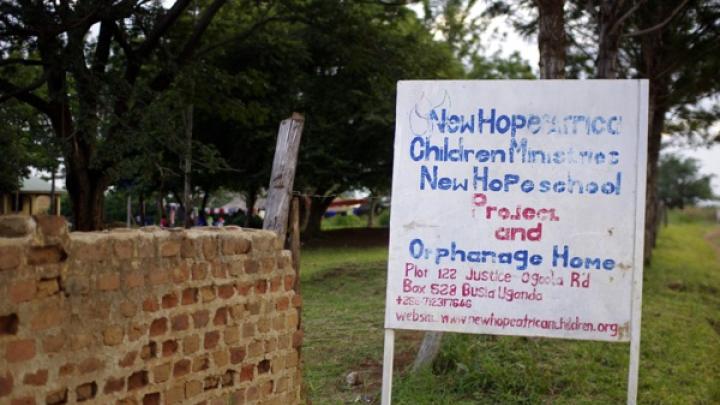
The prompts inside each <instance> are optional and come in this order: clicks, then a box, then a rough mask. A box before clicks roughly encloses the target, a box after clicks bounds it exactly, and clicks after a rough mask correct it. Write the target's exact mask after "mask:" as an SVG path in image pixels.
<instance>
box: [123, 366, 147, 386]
mask: <svg viewBox="0 0 720 405" xmlns="http://www.w3.org/2000/svg"><path fill="white" fill-rule="evenodd" d="M146 385H148V372H147V370H140V371H136V372H134V373H132V374H130V376H129V377H128V379H127V389H128V391H132V390H136V389H140V388H143V387H145V386H146Z"/></svg>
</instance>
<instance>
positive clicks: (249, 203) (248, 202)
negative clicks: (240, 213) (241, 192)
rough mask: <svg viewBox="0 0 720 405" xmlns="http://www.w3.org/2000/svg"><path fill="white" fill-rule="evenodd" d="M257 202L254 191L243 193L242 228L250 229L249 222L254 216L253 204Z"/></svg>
mask: <svg viewBox="0 0 720 405" xmlns="http://www.w3.org/2000/svg"><path fill="white" fill-rule="evenodd" d="M256 201H257V191H256V190H250V191H248V192H247V193H245V207H246V210H245V211H246V212H245V223H244V224H243V226H244V227H246V228H249V227H250V220H251V219H252V217H253V215H254V214H255V202H256Z"/></svg>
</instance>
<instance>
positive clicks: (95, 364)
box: [78, 357, 105, 374]
mask: <svg viewBox="0 0 720 405" xmlns="http://www.w3.org/2000/svg"><path fill="white" fill-rule="evenodd" d="M104 366H105V364H104V363H103V362H102V361H101V360H100V359H98V358H97V357H88V358H87V359H85V360H83V361H81V362H80V363H78V371H79V372H80V374H90V373H93V372H95V371H98V370H100V369H102V368H103V367H104Z"/></svg>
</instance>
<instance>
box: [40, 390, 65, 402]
mask: <svg viewBox="0 0 720 405" xmlns="http://www.w3.org/2000/svg"><path fill="white" fill-rule="evenodd" d="M67 397H68V389H67V388H61V389H59V390H55V391H51V392H50V393H48V394H47V395H46V396H45V404H47V405H59V404H65V403H67Z"/></svg>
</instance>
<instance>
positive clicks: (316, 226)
mask: <svg viewBox="0 0 720 405" xmlns="http://www.w3.org/2000/svg"><path fill="white" fill-rule="evenodd" d="M334 199H335V197H317V198H315V199H313V200H312V203H311V204H310V216H309V218H308V225H307V227H306V228H305V236H306V237H310V238H312V237H315V236H318V235H319V234H320V232H321V230H322V229H321V226H322V219H323V215H325V211H327V209H328V207H329V206H330V203H332V201H333V200H334Z"/></svg>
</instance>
